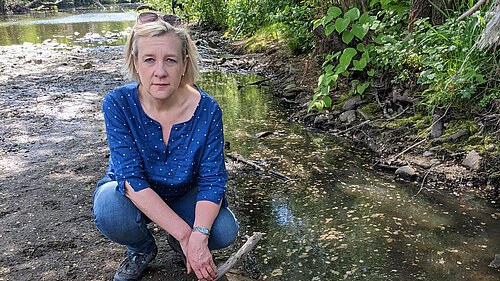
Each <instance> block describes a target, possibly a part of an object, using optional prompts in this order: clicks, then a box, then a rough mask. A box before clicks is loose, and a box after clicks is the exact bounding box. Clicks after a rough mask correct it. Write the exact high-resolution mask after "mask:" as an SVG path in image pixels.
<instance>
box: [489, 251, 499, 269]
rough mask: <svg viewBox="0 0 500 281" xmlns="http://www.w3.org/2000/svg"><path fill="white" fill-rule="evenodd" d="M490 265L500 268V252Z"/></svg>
mask: <svg viewBox="0 0 500 281" xmlns="http://www.w3.org/2000/svg"><path fill="white" fill-rule="evenodd" d="M490 267H493V268H500V254H496V255H495V258H494V259H493V260H492V261H491V263H490Z"/></svg>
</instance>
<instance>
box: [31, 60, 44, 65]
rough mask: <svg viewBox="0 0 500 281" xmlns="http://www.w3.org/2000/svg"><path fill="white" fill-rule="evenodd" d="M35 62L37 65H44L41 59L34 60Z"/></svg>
mask: <svg viewBox="0 0 500 281" xmlns="http://www.w3.org/2000/svg"><path fill="white" fill-rule="evenodd" d="M33 62H34V63H35V64H42V63H43V61H42V60H41V59H34V60H33Z"/></svg>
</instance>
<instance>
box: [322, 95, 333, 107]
mask: <svg viewBox="0 0 500 281" xmlns="http://www.w3.org/2000/svg"><path fill="white" fill-rule="evenodd" d="M323 102H324V104H325V107H331V106H332V99H331V98H330V97H329V96H326V97H324V98H323Z"/></svg>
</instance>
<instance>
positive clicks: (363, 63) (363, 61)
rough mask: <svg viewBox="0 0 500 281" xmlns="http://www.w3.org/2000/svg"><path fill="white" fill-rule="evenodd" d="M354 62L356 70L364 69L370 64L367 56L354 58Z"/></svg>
mask: <svg viewBox="0 0 500 281" xmlns="http://www.w3.org/2000/svg"><path fill="white" fill-rule="evenodd" d="M352 64H353V65H354V70H360V71H361V70H363V69H364V68H365V66H366V65H367V64H368V61H367V60H366V58H363V57H362V58H361V59H359V60H353V61H352Z"/></svg>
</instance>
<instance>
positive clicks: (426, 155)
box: [423, 151, 434, 157]
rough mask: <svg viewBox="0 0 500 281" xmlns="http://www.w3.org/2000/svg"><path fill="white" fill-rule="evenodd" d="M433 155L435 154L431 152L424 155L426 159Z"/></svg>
mask: <svg viewBox="0 0 500 281" xmlns="http://www.w3.org/2000/svg"><path fill="white" fill-rule="evenodd" d="M432 155H434V153H432V152H430V151H425V152H424V154H423V156H424V157H431V156H432Z"/></svg>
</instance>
